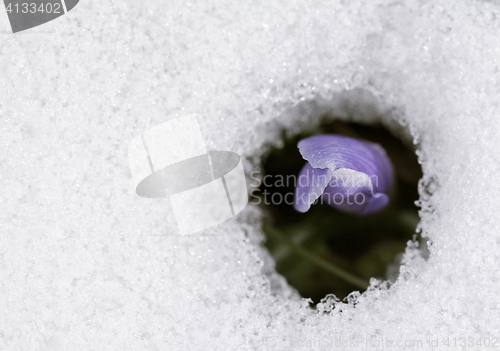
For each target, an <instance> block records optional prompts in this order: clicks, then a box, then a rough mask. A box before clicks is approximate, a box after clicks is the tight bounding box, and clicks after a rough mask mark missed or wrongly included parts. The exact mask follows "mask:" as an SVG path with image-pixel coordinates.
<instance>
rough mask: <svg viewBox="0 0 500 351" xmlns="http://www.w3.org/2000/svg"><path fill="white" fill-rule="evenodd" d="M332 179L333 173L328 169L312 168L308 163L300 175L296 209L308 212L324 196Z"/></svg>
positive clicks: (295, 201) (296, 193) (296, 192)
mask: <svg viewBox="0 0 500 351" xmlns="http://www.w3.org/2000/svg"><path fill="white" fill-rule="evenodd" d="M331 179H332V171H331V170H329V169H328V168H324V169H322V168H312V167H311V165H310V164H309V163H306V164H305V166H304V167H303V168H302V170H301V171H300V174H299V179H298V181H297V187H296V188H295V200H294V206H295V209H296V210H297V211H299V212H307V211H308V210H309V208H310V207H311V204H312V203H313V202H314V201H316V199H318V198H319V197H320V196H321V195H323V193H324V191H325V188H326V187H327V186H328V183H330V181H331Z"/></svg>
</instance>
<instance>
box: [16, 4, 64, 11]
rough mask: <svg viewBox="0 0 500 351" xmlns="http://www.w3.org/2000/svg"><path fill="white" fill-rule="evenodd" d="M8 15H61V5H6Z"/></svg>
mask: <svg viewBox="0 0 500 351" xmlns="http://www.w3.org/2000/svg"><path fill="white" fill-rule="evenodd" d="M6 9H7V12H8V13H12V12H15V13H37V12H38V13H61V4H60V3H57V2H56V3H54V4H52V3H50V2H47V3H41V4H40V5H38V4H35V3H33V2H32V3H27V2H23V3H22V4H14V5H12V4H8V5H7V8H6Z"/></svg>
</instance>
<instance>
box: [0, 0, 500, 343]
mask: <svg viewBox="0 0 500 351" xmlns="http://www.w3.org/2000/svg"><path fill="white" fill-rule="evenodd" d="M0 13H3V10H2V9H0ZM9 30H10V29H9V25H8V22H7V16H6V15H0V71H1V78H2V84H0V186H1V192H0V196H1V201H0V282H1V290H0V310H1V311H2V317H1V318H0V349H2V350H290V349H292V348H293V347H300V346H303V347H301V348H300V349H303V350H307V349H314V350H320V349H339V350H342V349H345V350H354V349H356V350H379V349H394V350H398V349H414V350H427V349H429V350H430V349H432V350H450V349H460V345H461V344H462V343H463V340H462V339H461V338H467V339H466V342H467V343H470V340H473V341H474V342H475V343H476V342H477V341H478V340H482V344H483V345H481V346H478V345H476V346H474V347H468V349H483V348H485V349H489V348H492V347H491V346H490V347H486V346H485V341H486V339H485V338H489V339H488V340H489V341H490V345H494V340H497V343H496V345H497V346H498V345H500V340H498V338H499V337H500V335H499V330H500V317H499V316H500V309H499V308H500V298H499V296H498V291H500V279H499V267H500V215H499V214H498V208H500V186H499V185H498V177H499V174H500V158H499V150H500V104H499V98H498V97H499V95H500V79H499V67H500V66H499V58H500V37H499V35H498V33H500V11H499V7H498V5H497V4H496V3H495V2H493V1H477V0H476V1H461V0H453V1H452V0H450V1H444V0H436V1H430V0H429V1H423V0H421V1H404V2H403V1H391V2H389V1H383V0H376V1H326V0H325V1H316V2H314V3H312V2H311V3H309V2H298V1H256V2H252V3H250V2H248V3H243V4H242V3H238V2H236V1H218V2H201V1H198V2H195V3H194V2H193V3H184V2H180V1H178V2H168V3H167V2H160V1H151V2H132V1H122V2H120V1H117V0H111V1H107V2H98V1H95V0H88V1H81V2H80V3H79V4H78V5H77V7H75V8H74V9H73V10H72V11H70V12H69V13H68V14H67V15H65V16H63V17H61V18H59V19H57V20H55V21H53V22H50V23H47V24H45V25H43V26H40V27H36V28H33V29H31V30H29V31H26V32H21V33H17V34H12V33H9ZM346 89H347V90H349V92H347V93H346V92H344V90H346ZM353 89H355V90H353ZM307 99H314V102H308V103H304V102H303V101H305V100H307ZM300 102H303V103H301V104H299V103H300ZM297 104H298V105H297ZM331 110H333V111H334V112H335V113H334V114H335V116H336V117H338V118H341V119H343V120H348V121H359V122H362V123H374V122H379V121H380V122H382V123H384V124H385V125H387V126H388V127H389V128H391V129H392V130H394V131H395V132H398V133H400V135H401V136H402V138H406V137H407V136H408V135H410V134H411V137H410V140H411V139H412V138H414V140H415V141H416V142H418V147H419V152H418V154H419V158H420V161H421V163H422V168H423V170H424V173H425V174H424V178H423V179H422V181H421V189H420V193H421V199H420V205H421V207H422V210H421V213H420V214H421V218H422V220H421V223H420V225H419V228H420V229H421V230H422V233H423V235H424V236H425V237H426V238H427V240H428V241H429V243H430V244H431V245H430V248H429V250H430V257H429V259H428V260H427V261H425V260H424V259H422V258H421V257H420V255H419V253H418V250H417V249H416V248H414V247H413V246H414V245H412V244H411V243H410V244H409V245H408V248H407V252H406V254H405V256H404V259H403V262H404V264H403V266H402V267H401V274H400V278H399V280H398V281H397V282H396V283H395V284H394V285H393V286H391V287H390V288H387V287H386V286H385V284H384V283H380V282H375V281H374V282H373V286H372V289H371V290H370V291H369V292H367V293H364V294H362V295H356V294H354V295H352V296H351V298H350V302H349V303H337V304H336V306H335V308H334V309H333V310H332V311H331V312H330V313H326V312H325V313H318V312H317V311H314V310H313V309H311V308H310V307H309V305H308V302H307V301H306V300H301V298H300V296H298V294H297V293H296V292H295V291H294V290H293V288H291V287H289V286H288V285H287V284H286V282H285V281H284V280H283V278H282V277H280V276H279V275H277V274H276V273H275V272H274V271H273V263H272V260H271V259H270V258H269V256H268V255H267V253H266V252H265V250H264V249H263V248H262V247H261V246H260V243H261V242H262V240H263V238H264V237H263V234H262V233H261V231H260V215H261V214H260V212H259V210H258V209H257V208H255V207H252V206H250V205H249V206H248V207H247V208H246V209H245V210H244V211H243V212H242V213H241V214H240V215H239V216H238V220H231V221H228V222H226V223H224V224H221V225H219V226H218V227H215V228H211V229H207V230H206V231H204V232H203V233H202V235H193V236H187V237H180V236H177V235H174V234H173V233H174V230H173V229H172V228H174V226H175V220H174V218H173V215H172V211H171V207H170V204H169V202H168V201H165V200H161V199H146V198H141V197H139V196H137V195H136V194H135V193H134V191H133V181H132V177H131V173H130V170H129V162H128V158H127V152H128V145H129V143H130V141H131V140H132V139H133V138H134V137H136V136H137V135H140V133H142V132H143V131H145V130H147V129H149V128H151V127H153V126H155V125H158V124H160V123H162V122H164V121H166V120H168V119H171V118H175V117H178V116H182V115H186V114H189V113H197V114H198V115H200V116H202V118H200V125H201V131H202V134H203V136H204V137H205V144H206V145H207V148H208V149H210V150H229V151H233V152H236V153H238V154H239V155H241V156H242V157H244V158H245V161H244V162H245V170H246V172H247V174H250V172H251V171H253V170H257V169H259V161H260V157H261V156H262V155H263V154H265V152H266V151H267V150H268V148H269V146H270V145H273V144H274V145H278V144H279V143H280V133H281V131H282V130H285V131H286V132H287V133H288V135H293V134H295V133H297V132H298V131H299V130H303V129H307V128H312V126H314V125H315V124H317V123H319V118H318V117H319V115H320V112H324V111H331ZM400 124H401V125H402V126H403V127H401V126H400ZM379 283H380V284H379ZM330 301H335V299H334V298H330ZM320 307H321V306H320ZM331 307H332V306H331V305H329V304H328V303H325V304H324V305H323V309H324V310H325V311H329V310H331ZM330 338H332V339H330ZM447 338H448V339H447ZM469 338H471V339H469ZM495 338H496V339H495ZM436 339H437V343H438V345H437V346H435V344H434V342H435V341H436ZM353 340H355V343H354V342H353ZM382 340H384V342H385V343H387V340H390V341H393V342H394V344H393V345H392V347H391V346H389V345H387V344H385V345H384V346H382V345H381V344H380V342H381V341H382ZM446 340H448V342H449V344H450V345H451V346H446V345H445V344H444V342H445V341H446ZM454 340H455V341H454ZM419 341H421V343H422V344H421V345H420V344H419V343H418V342H419ZM321 342H322V343H323V346H324V347H322V346H320V345H321ZM335 342H338V343H340V346H339V345H335ZM358 342H359V343H358ZM377 342H378V343H379V344H378V346H377ZM413 342H414V343H415V344H413V345H412V346H409V345H410V343H413ZM453 342H456V347H454V345H453ZM330 343H332V344H330ZM398 343H399V344H398ZM405 343H406V344H407V345H406V347H405ZM325 345H326V346H325ZM330 345H332V347H330ZM327 346H328V347H327Z"/></svg>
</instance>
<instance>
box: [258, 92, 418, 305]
mask: <svg viewBox="0 0 500 351" xmlns="http://www.w3.org/2000/svg"><path fill="white" fill-rule="evenodd" d="M339 96H340V97H339ZM339 96H336V97H335V98H333V99H331V100H328V101H327V100H324V99H315V100H311V101H306V102H303V103H301V104H299V105H297V106H296V107H295V108H293V109H291V110H289V111H287V112H286V113H285V114H284V115H283V116H281V117H280V118H283V119H284V120H285V122H284V123H287V122H286V121H287V119H288V123H296V124H300V125H302V126H303V127H301V130H300V131H299V133H298V134H296V135H294V136H287V135H286V133H284V132H283V135H282V143H281V145H280V147H279V148H273V149H271V150H270V151H269V153H268V154H267V156H266V157H264V160H263V163H262V165H263V170H264V177H263V179H260V182H261V183H260V187H259V188H258V189H256V190H255V191H253V192H252V197H251V202H253V203H260V206H262V207H263V208H264V209H265V212H266V214H267V219H266V223H268V225H265V226H264V232H265V233H266V237H267V240H266V246H267V249H268V250H269V252H270V253H271V255H272V257H273V258H274V260H275V263H276V270H277V272H278V273H280V274H281V275H282V276H284V277H285V278H286V279H287V281H288V283H289V284H290V285H291V286H293V287H294V288H295V289H297V290H298V292H299V293H300V294H301V296H302V297H305V298H311V299H312V300H313V301H314V303H318V302H320V300H321V299H322V298H324V297H325V296H326V295H327V294H332V293H333V294H335V295H336V296H337V297H338V298H340V299H343V298H345V297H347V295H349V294H350V293H351V292H353V291H363V289H360V288H359V285H358V286H356V285H354V284H353V283H351V282H349V281H346V280H345V279H341V278H339V277H337V276H335V275H332V274H331V272H330V273H329V272H328V270H327V269H325V268H324V267H321V264H318V263H317V262H315V261H314V259H307V258H305V256H304V255H301V254H300V253H298V252H297V250H296V248H295V249H294V248H292V247H291V245H290V243H287V242H286V241H283V240H282V239H283V236H286V238H287V239H290V240H292V242H293V243H295V245H296V247H299V249H303V250H305V251H307V253H309V254H312V255H314V256H315V257H317V258H319V259H320V260H322V261H325V262H328V263H329V264H332V265H335V266H337V267H339V268H341V269H343V270H345V271H347V272H349V273H350V274H352V275H353V276H356V277H358V278H360V279H362V280H363V281H366V282H368V281H369V279H370V278H372V277H374V278H377V279H380V280H389V281H392V282H394V281H395V280H396V278H397V276H398V273H399V259H400V258H401V255H402V253H403V252H404V250H405V248H406V245H407V242H408V240H417V237H416V235H415V230H416V226H417V224H418V221H419V217H418V208H417V207H416V205H415V201H416V200H417V199H418V190H417V184H418V181H419V179H420V178H421V177H422V170H421V168H420V165H419V164H418V162H417V157H416V155H415V151H414V149H413V148H412V146H411V143H405V142H403V141H402V140H401V139H400V138H398V137H395V136H394V135H393V134H392V133H391V132H390V131H389V130H388V129H386V128H385V127H383V126H382V125H381V124H380V123H377V121H383V120H384V116H380V114H381V113H382V114H383V113H385V114H386V116H385V120H388V119H391V117H390V116H388V115H387V114H390V113H391V112H390V111H389V112H383V111H382V110H381V108H380V107H379V106H378V105H377V103H376V102H374V101H375V100H374V97H373V96H372V95H371V94H370V93H368V92H366V91H362V90H354V91H348V92H344V93H342V94H340V95H339ZM381 111H382V112H381ZM388 117H389V118H388ZM290 121H291V122H290ZM348 121H351V122H348ZM352 121H364V122H365V124H360V123H355V122H352ZM366 121H368V123H366ZM288 129H290V128H288ZM393 132H394V130H393ZM326 133H328V134H341V135H346V136H350V137H355V138H361V139H365V140H369V141H373V142H376V143H379V144H380V145H382V147H384V149H385V150H386V152H387V155H388V156H389V158H390V159H391V161H392V163H393V166H394V170H395V191H394V193H393V194H392V197H391V201H390V203H389V205H388V206H387V207H386V208H385V209H383V210H382V211H380V212H377V213H374V214H371V215H367V216H364V217H358V216H355V215H350V214H347V213H343V212H340V211H337V210H336V209H334V208H332V207H331V206H329V205H327V204H315V205H313V206H312V207H311V209H310V210H309V211H308V212H306V213H300V212H297V211H296V210H295V209H294V208H293V194H294V190H295V183H294V181H293V179H294V178H293V177H296V176H297V175H298V174H299V171H300V170H301V168H302V167H303V166H304V164H305V162H306V161H305V160H304V159H303V158H302V156H301V155H300V153H299V151H298V148H297V143H298V142H299V141H300V140H301V139H303V138H305V137H308V136H311V135H315V134H326ZM261 178H262V177H261ZM273 231H276V232H277V233H279V234H280V235H281V238H280V235H278V236H277V235H276V232H274V233H272V232H273ZM421 247H422V245H421Z"/></svg>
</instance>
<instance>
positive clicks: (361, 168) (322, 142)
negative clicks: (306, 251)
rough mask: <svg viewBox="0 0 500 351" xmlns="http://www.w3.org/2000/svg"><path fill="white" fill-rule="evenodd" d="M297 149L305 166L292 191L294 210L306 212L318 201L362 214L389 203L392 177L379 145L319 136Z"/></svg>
mask: <svg viewBox="0 0 500 351" xmlns="http://www.w3.org/2000/svg"><path fill="white" fill-rule="evenodd" d="M298 147H299V151H300V154H301V155H302V157H303V158H304V159H305V160H306V161H307V163H306V165H305V166H304V167H303V168H302V170H301V171H300V174H299V179H298V182H297V187H296V189H295V201H294V207H295V209H296V210H297V211H299V212H307V211H308V210H309V208H310V207H311V204H312V203H314V202H315V201H316V200H318V199H320V201H322V202H326V203H328V204H329V205H331V206H333V207H335V208H336V209H338V210H340V211H343V212H349V213H353V214H358V215H366V214H369V213H373V212H376V211H378V210H380V209H382V208H383V207H385V206H386V205H387V203H388V202H389V194H390V193H391V191H392V186H393V181H394V175H393V169H392V165H391V162H390V161H389V158H388V157H387V155H386V153H385V150H384V149H383V148H382V147H381V146H380V145H378V144H375V143H372V142H369V141H365V140H359V139H354V138H349V137H346V136H341V135H334V134H322V135H315V136H312V137H309V138H306V139H302V140H301V141H300V142H299V143H298Z"/></svg>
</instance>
